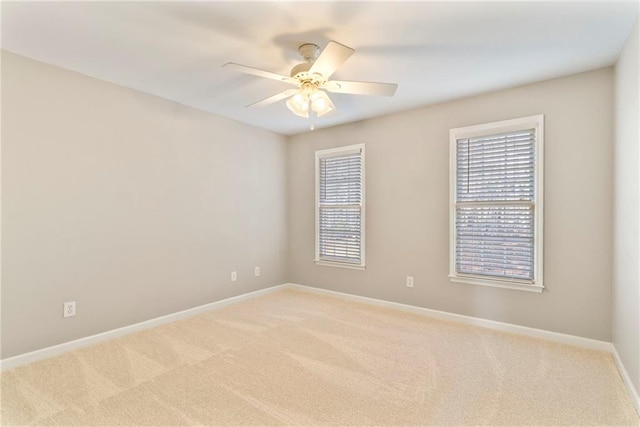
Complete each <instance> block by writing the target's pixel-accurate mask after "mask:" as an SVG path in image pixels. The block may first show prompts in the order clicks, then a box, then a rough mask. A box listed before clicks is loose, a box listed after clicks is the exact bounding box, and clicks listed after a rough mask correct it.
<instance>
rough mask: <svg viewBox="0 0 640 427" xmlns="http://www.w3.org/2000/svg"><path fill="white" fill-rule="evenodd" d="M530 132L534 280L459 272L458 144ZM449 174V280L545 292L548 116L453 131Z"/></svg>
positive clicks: (504, 121)
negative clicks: (546, 133) (488, 137)
mask: <svg viewBox="0 0 640 427" xmlns="http://www.w3.org/2000/svg"><path fill="white" fill-rule="evenodd" d="M527 129H534V135H535V139H534V144H535V147H534V153H535V154H534V162H535V166H534V198H533V208H534V211H533V215H534V225H533V227H534V230H533V236H534V237H533V247H534V250H533V280H532V281H528V280H519V279H512V278H504V279H503V278H498V277H490V276H484V275H473V274H466V273H458V272H457V271H456V241H457V235H456V206H457V203H456V199H457V192H456V191H457V141H458V140H459V139H467V138H476V137H482V136H489V135H496V134H502V133H508V132H515V131H522V130H527ZM449 173H450V175H449V280H450V281H451V282H455V283H467V284H473V285H482V286H491V287H498V288H507V289H517V290H522V291H529V292H537V293H540V292H542V291H543V289H544V284H543V277H544V268H543V267H544V244H543V239H544V115H543V114H538V115H534V116H528V117H522V118H517V119H511V120H503V121H498V122H492V123H484V124H479V125H473V126H465V127H460V128H455V129H451V130H450V131H449Z"/></svg>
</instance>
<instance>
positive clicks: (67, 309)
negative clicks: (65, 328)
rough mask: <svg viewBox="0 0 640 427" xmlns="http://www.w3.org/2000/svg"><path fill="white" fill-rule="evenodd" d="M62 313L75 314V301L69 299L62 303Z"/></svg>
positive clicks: (69, 315)
mask: <svg viewBox="0 0 640 427" xmlns="http://www.w3.org/2000/svg"><path fill="white" fill-rule="evenodd" d="M62 315H63V316H64V317H71V316H75V315H76V302H75V301H69V302H65V303H64V304H63V309H62Z"/></svg>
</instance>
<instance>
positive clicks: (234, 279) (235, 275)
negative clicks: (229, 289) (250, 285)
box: [231, 271, 238, 282]
mask: <svg viewBox="0 0 640 427" xmlns="http://www.w3.org/2000/svg"><path fill="white" fill-rule="evenodd" d="M236 280H238V272H237V271H232V272H231V281H232V282H235V281H236Z"/></svg>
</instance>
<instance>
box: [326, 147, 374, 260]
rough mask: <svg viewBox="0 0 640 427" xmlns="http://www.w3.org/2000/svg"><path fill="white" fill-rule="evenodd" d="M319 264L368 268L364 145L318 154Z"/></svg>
mask: <svg viewBox="0 0 640 427" xmlns="http://www.w3.org/2000/svg"><path fill="white" fill-rule="evenodd" d="M315 261H316V264H320V265H330V266H335V267H346V268H356V269H364V144H357V145H350V146H347V147H340V148H334V149H330V150H322V151H316V259H315Z"/></svg>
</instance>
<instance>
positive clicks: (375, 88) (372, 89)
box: [324, 80, 398, 96]
mask: <svg viewBox="0 0 640 427" xmlns="http://www.w3.org/2000/svg"><path fill="white" fill-rule="evenodd" d="M397 88H398V85H397V84H395V83H374V82H350V81H343V80H331V81H329V82H327V83H326V84H325V85H324V89H326V90H328V91H329V92H333V93H351V94H355V95H377V96H393V95H394V94H395V93H396V89H397Z"/></svg>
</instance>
